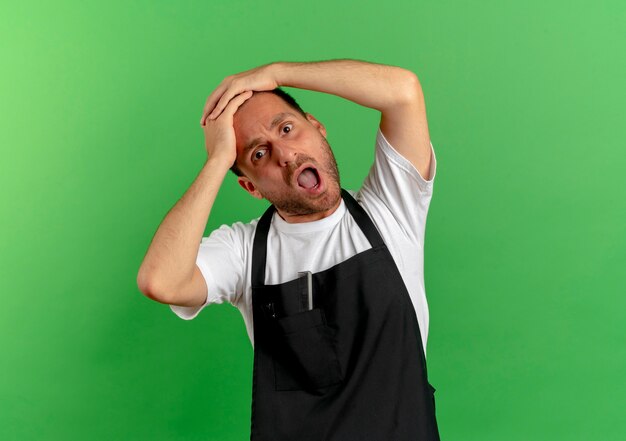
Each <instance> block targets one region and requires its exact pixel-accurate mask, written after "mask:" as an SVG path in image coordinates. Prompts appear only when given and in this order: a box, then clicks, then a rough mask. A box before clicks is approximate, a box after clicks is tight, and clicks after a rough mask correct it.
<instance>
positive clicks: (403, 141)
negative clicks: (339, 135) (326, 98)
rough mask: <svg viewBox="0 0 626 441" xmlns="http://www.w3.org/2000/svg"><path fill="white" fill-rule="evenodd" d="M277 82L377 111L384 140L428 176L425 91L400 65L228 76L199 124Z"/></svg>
mask: <svg viewBox="0 0 626 441" xmlns="http://www.w3.org/2000/svg"><path fill="white" fill-rule="evenodd" d="M278 86H287V87H296V88H300V89H307V90H314V91H318V92H324V93H329V94H333V95H337V96H340V97H342V98H345V99H348V100H350V101H353V102H355V103H357V104H360V105H362V106H365V107H369V108H372V109H376V110H378V111H380V112H381V122H380V128H381V131H382V132H383V134H384V135H385V137H386V138H387V140H388V141H389V142H390V143H391V145H393V146H394V148H395V149H396V150H398V152H399V153H400V154H401V155H402V156H404V157H405V158H407V159H408V160H409V161H410V162H411V163H412V164H413V165H414V166H415V168H416V169H417V170H418V171H419V172H420V174H421V175H422V176H423V177H425V178H428V174H429V171H430V161H431V157H430V135H429V132H428V124H427V120H426V106H425V102H424V95H423V92H422V88H421V85H420V83H419V80H418V78H417V76H416V75H415V74H414V73H413V72H411V71H409V70H406V69H403V68H400V67H395V66H387V65H382V64H375V63H368V62H365V61H357V60H331V61H320V62H311V63H283V62H279V63H272V64H268V65H265V66H261V67H258V68H256V69H252V70H250V71H246V72H242V73H240V74H237V75H232V76H229V77H227V78H226V79H225V80H224V81H223V82H222V84H220V86H219V87H218V88H217V89H215V91H214V92H213V93H212V94H211V95H210V96H209V98H208V99H207V103H206V106H205V109H204V114H203V116H202V119H201V123H202V122H203V121H204V120H205V118H207V117H208V119H209V120H210V119H213V118H215V117H217V116H219V114H220V113H221V111H222V109H224V107H225V106H226V104H227V103H228V102H229V101H230V99H232V97H233V96H235V95H236V94H238V93H241V92H242V91H245V90H269V89H271V88H274V87H278Z"/></svg>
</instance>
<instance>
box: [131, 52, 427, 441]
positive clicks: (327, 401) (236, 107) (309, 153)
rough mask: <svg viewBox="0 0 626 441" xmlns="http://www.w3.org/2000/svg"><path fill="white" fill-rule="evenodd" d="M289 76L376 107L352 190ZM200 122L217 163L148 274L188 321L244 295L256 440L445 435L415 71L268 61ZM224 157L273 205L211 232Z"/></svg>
mask: <svg viewBox="0 0 626 441" xmlns="http://www.w3.org/2000/svg"><path fill="white" fill-rule="evenodd" d="M280 86H288V87H295V88H301V89H308V90H314V91H319V92H324V93H330V94H334V95H338V96H340V97H343V98H346V99H348V100H351V101H353V102H355V103H357V104H360V105H363V106H366V107H370V108H373V109H376V110H378V111H380V112H381V120H380V127H379V130H378V133H377V137H376V159H375V162H374V164H373V166H372V168H371V170H370V173H369V175H368V176H367V178H366V179H365V182H364V183H363V186H362V188H361V189H360V190H359V192H357V193H354V192H347V191H344V190H342V189H341V186H340V181H339V172H338V170H337V165H336V162H335V158H334V156H333V153H332V150H331V149H330V146H329V145H328V143H327V141H326V129H325V127H324V125H323V124H322V123H321V122H320V121H318V120H317V119H316V118H315V117H314V116H313V115H311V114H309V113H305V112H304V111H302V109H300V107H299V106H298V105H297V103H296V102H295V101H294V100H293V99H292V98H291V97H290V96H289V95H287V94H285V93H284V92H282V90H281V89H277V88H278V87H280ZM200 123H201V125H202V127H203V129H204V133H205V139H206V149H207V153H208V158H207V161H206V163H205V165H204V167H203V168H202V171H201V172H200V174H199V176H198V178H197V179H196V180H195V182H194V183H193V184H192V186H191V187H190V189H189V190H188V191H187V192H186V193H185V195H184V196H183V197H182V198H181V200H180V201H179V202H178V203H177V204H176V205H175V206H174V208H173V209H172V210H171V211H170V212H169V213H168V215H167V216H166V218H165V219H164V221H163V223H162V224H161V226H160V227H159V229H158V231H157V233H156V234H155V237H154V239H153V241H152V243H151V245H150V248H149V249H148V252H147V254H146V257H145V259H144V262H143V264H142V266H141V268H140V271H139V274H138V279H137V280H138V285H139V288H140V290H141V291H142V292H143V293H144V294H145V295H147V296H148V297H150V298H152V299H154V300H156V301H159V302H162V303H166V304H170V305H171V308H172V310H173V311H174V312H175V313H176V314H177V315H179V316H180V317H181V318H184V319H191V318H194V317H195V316H196V315H197V314H198V312H199V311H200V310H201V309H202V308H203V307H204V306H206V305H208V304H212V303H222V302H224V301H228V302H230V303H232V304H233V305H235V306H237V307H238V308H239V309H240V311H241V313H242V315H243V318H244V321H245V323H246V327H247V331H248V334H249V336H250V340H251V342H252V345H253V347H254V370H253V391H252V395H253V401H252V426H251V439H252V440H273V441H278V440H342V441H346V440H386V441H387V440H395V441H402V440H438V439H439V434H438V429H437V422H436V418H435V405H434V395H433V393H434V388H433V387H432V386H431V385H430V383H429V382H428V376H427V371H426V355H425V352H426V351H425V349H426V340H427V332H428V307H427V303H426V296H425V290H424V282H423V246H424V231H425V225H426V215H427V212H428V206H429V204H430V199H431V196H432V188H433V181H434V176H435V169H436V159H435V156H434V149H433V147H432V144H431V142H430V137H429V133H428V127H427V121H426V111H425V105H424V97H423V93H422V90H421V86H420V84H419V81H418V79H417V77H416V76H415V75H414V74H413V73H411V72H409V71H407V70H405V69H402V68H398V67H392V66H384V65H379V64H373V63H366V62H361V61H354V60H333V61H326V62H317V63H273V64H269V65H265V66H261V67H258V68H256V69H252V70H250V71H246V72H243V73H240V74H237V75H233V76H229V77H227V78H226V79H225V80H224V81H223V82H222V83H221V84H220V85H219V87H217V89H215V90H214V91H213V93H212V94H211V95H210V96H209V97H208V99H207V103H206V106H205V108H204V113H203V115H202V118H201V120H200ZM229 168H231V169H232V170H233V172H235V174H237V176H238V177H237V180H238V182H239V184H240V185H241V187H242V188H243V189H244V190H245V191H247V192H248V193H250V195H252V196H253V197H256V198H265V199H267V200H268V201H270V202H271V203H272V205H271V206H270V207H269V209H268V210H267V211H266V212H265V214H264V215H263V216H261V217H260V218H258V219H255V220H253V221H252V222H250V223H247V224H244V223H241V222H237V223H235V224H234V225H232V226H230V227H228V226H222V227H220V228H219V229H217V230H215V231H213V232H212V233H211V234H210V236H209V237H208V238H202V234H203V232H204V228H205V226H206V223H207V219H208V217H209V214H210V211H211V208H212V206H213V203H214V201H215V197H216V195H217V192H218V189H219V187H220V185H221V183H222V181H223V179H224V177H225V175H226V173H227V172H228V169H229Z"/></svg>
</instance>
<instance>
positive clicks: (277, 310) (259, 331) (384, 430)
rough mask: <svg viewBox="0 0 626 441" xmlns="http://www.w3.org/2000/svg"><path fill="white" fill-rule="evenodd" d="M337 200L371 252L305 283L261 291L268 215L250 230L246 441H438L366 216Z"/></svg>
mask: <svg viewBox="0 0 626 441" xmlns="http://www.w3.org/2000/svg"><path fill="white" fill-rule="evenodd" d="M342 197H343V199H344V201H345V203H346V207H347V208H348V210H349V212H350V214H351V215H352V217H353V218H354V219H355V221H356V223H357V225H358V226H359V228H361V230H362V231H363V233H364V234H365V236H366V237H367V239H368V240H369V242H370V244H371V246H372V248H371V249H368V250H366V251H363V252H361V253H358V254H356V255H354V256H353V257H351V258H349V259H347V260H346V261H344V262H341V263H339V264H337V265H335V266H333V267H332V268H329V269H327V270H325V271H321V272H318V273H314V274H312V277H310V278H309V281H308V282H307V277H299V278H297V279H294V280H292V281H289V282H286V283H281V284H279V285H265V262H266V255H267V234H268V231H269V228H270V224H271V221H272V215H273V214H274V210H275V208H274V206H270V207H269V208H268V210H267V211H266V212H265V214H264V215H263V216H262V217H261V219H260V220H259V222H258V224H257V227H256V232H255V237H254V245H253V252H252V275H251V277H252V308H253V320H254V369H253V377H252V378H253V381H252V422H251V435H250V439H251V440H252V441H421V440H424V441H426V440H428V441H431V440H432V441H434V440H439V432H438V428H437V421H436V417H435V399H434V395H433V394H434V391H435V389H434V388H433V387H432V386H431V385H430V383H429V382H428V376H427V371H426V360H425V357H424V350H423V347H422V339H421V336H420V330H419V325H418V322H417V317H416V314H415V309H414V308H413V304H412V302H411V298H410V297H409V293H408V291H407V289H406V286H405V284H404V281H403V280H402V277H401V276H400V272H399V271H398V268H397V266H396V264H395V262H394V260H393V258H392V256H391V254H390V252H389V250H388V249H387V246H386V245H385V244H384V242H383V240H382V238H381V236H380V234H379V233H378V230H377V229H376V227H375V226H374V224H373V223H372V221H371V219H370V218H369V216H368V215H367V213H366V212H365V211H364V210H363V208H362V207H361V206H360V205H359V204H358V202H356V200H354V198H353V197H352V196H351V195H350V194H349V193H348V192H347V191H345V190H342ZM309 283H310V284H311V286H312V295H313V304H312V305H310V304H309ZM311 306H312V308H311Z"/></svg>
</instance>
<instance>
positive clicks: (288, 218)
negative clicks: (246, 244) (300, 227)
mask: <svg viewBox="0 0 626 441" xmlns="http://www.w3.org/2000/svg"><path fill="white" fill-rule="evenodd" d="M341 200H342V198H341V197H340V198H339V200H338V201H337V203H336V204H335V205H334V206H333V207H331V208H329V209H328V210H326V211H320V212H318V213H311V214H291V213H288V212H286V211H282V210H280V209H278V208H277V209H276V211H277V212H278V215H279V216H280V217H282V218H283V219H284V220H285V222H287V223H290V224H301V223H304V222H313V221H317V220H320V219H324V218H325V217H328V216H330V215H331V214H333V213H334V212H335V211H336V210H337V208H339V205H341Z"/></svg>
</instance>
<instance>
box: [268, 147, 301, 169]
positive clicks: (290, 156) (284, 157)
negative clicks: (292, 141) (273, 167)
mask: <svg viewBox="0 0 626 441" xmlns="http://www.w3.org/2000/svg"><path fill="white" fill-rule="evenodd" d="M272 149H273V151H274V157H275V158H276V160H277V161H278V164H279V165H280V166H281V167H286V166H287V165H288V164H289V163H290V162H294V163H295V162H296V158H297V157H298V153H297V152H296V151H295V150H294V149H293V148H292V147H291V146H289V145H286V144H284V143H275V144H274V145H273V146H272Z"/></svg>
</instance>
